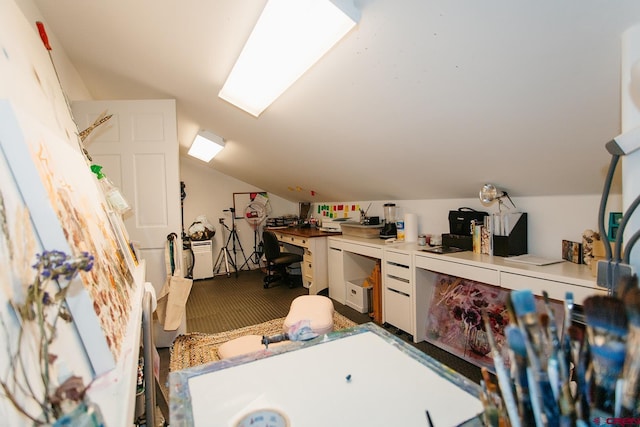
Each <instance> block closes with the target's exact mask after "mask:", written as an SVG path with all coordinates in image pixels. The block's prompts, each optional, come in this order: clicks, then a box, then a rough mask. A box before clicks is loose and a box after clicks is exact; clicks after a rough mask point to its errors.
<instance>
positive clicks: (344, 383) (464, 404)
mask: <svg viewBox="0 0 640 427" xmlns="http://www.w3.org/2000/svg"><path fill="white" fill-rule="evenodd" d="M347 375H351V378H350V380H347ZM188 383H189V391H190V393H189V394H190V395H191V403H192V410H193V420H194V423H195V425H196V426H206V425H218V426H233V425H234V424H235V422H236V421H237V420H238V419H239V418H240V417H241V416H243V415H244V414H246V413H247V412H250V411H253V410H256V409H260V408H274V409H278V410H280V411H281V412H284V413H285V414H286V415H287V417H288V418H289V420H290V423H291V425H292V426H305V427H311V426H342V425H344V426H360V425H362V426H364V425H367V426H400V425H401V426H405V427H408V426H420V427H424V426H426V425H428V423H427V418H426V411H427V410H428V411H429V413H430V416H431V418H432V420H433V423H434V425H436V426H451V425H457V424H460V423H462V422H464V421H466V420H468V419H470V418H473V417H474V416H476V415H477V414H479V413H480V412H482V404H481V403H480V400H479V399H478V398H477V397H476V396H473V395H471V394H469V393H468V392H466V391H464V390H462V389H460V388H459V387H457V386H456V385H455V384H453V383H451V382H450V381H448V380H447V379H445V378H442V377H441V376H439V375H438V374H437V373H436V372H434V371H432V370H431V369H429V368H428V367H426V366H425V365H423V364H421V363H420V362H418V361H417V360H415V359H413V358H411V357H410V356H408V355H407V354H405V353H404V352H402V351H401V350H399V349H398V348H397V347H396V346H394V345H391V344H389V343H388V342H386V341H385V340H384V339H383V338H381V337H380V336H378V335H376V334H374V333H372V332H365V333H362V334H358V335H353V336H349V337H346V338H343V339H338V340H335V341H331V342H327V343H322V344H320V345H314V346H310V347H307V348H303V349H300V350H296V351H291V352H287V353H282V354H279V355H277V356H274V357H270V358H266V359H262V360H258V361H254V362H251V363H246V364H243V365H239V366H235V367H233V368H229V369H223V370H220V371H217V372H211V373H207V374H203V375H199V376H194V377H192V378H190V379H189V381H188Z"/></svg>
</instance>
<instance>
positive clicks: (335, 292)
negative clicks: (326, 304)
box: [327, 237, 346, 304]
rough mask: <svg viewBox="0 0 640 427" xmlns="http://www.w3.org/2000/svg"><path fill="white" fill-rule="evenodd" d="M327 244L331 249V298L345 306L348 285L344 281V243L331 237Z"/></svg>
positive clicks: (329, 253) (329, 255)
mask: <svg viewBox="0 0 640 427" xmlns="http://www.w3.org/2000/svg"><path fill="white" fill-rule="evenodd" d="M327 244H328V248H329V249H328V260H329V297H330V298H332V299H334V300H335V301H337V302H339V303H340V304H345V302H346V283H345V280H344V258H343V255H344V253H343V249H342V242H341V241H340V240H339V239H334V238H333V237H330V238H329V239H328V242H327Z"/></svg>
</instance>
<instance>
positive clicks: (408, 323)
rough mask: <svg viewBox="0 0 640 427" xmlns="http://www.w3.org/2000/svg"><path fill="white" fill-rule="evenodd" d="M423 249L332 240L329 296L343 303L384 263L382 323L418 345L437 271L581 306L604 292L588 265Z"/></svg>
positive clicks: (361, 240)
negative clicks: (351, 286)
mask: <svg viewBox="0 0 640 427" xmlns="http://www.w3.org/2000/svg"><path fill="white" fill-rule="evenodd" d="M421 249H424V247H421V246H418V245H417V244H416V243H393V244H388V243H385V241H384V240H381V239H366V238H357V237H351V236H344V235H342V236H334V237H329V238H328V252H329V253H328V260H329V296H330V297H331V298H333V299H334V300H336V301H337V302H340V303H342V304H344V301H345V299H346V294H345V289H346V282H347V281H349V280H350V279H353V278H354V277H355V276H358V275H360V276H362V277H367V276H368V275H369V274H370V272H371V266H372V264H371V262H372V261H371V259H379V260H381V261H382V276H383V277H382V285H383V290H382V305H383V322H384V323H388V324H391V325H393V326H395V327H397V328H399V329H401V330H403V331H405V332H406V333H408V334H410V335H412V336H413V341H414V342H419V341H422V340H424V339H425V324H426V318H427V310H428V308H429V304H430V302H431V299H432V296H433V295H432V294H433V280H434V273H435V274H447V275H450V276H456V277H459V278H463V279H468V280H473V281H476V282H481V283H484V284H488V285H492V286H496V287H499V288H505V289H510V290H517V289H530V290H531V291H532V292H533V293H534V294H535V295H542V293H543V291H546V292H547V293H548V294H549V297H550V298H552V299H556V300H559V301H563V300H564V298H565V294H566V292H569V291H570V292H572V293H573V295H574V299H575V302H576V303H577V304H582V302H583V301H584V299H585V298H587V297H588V296H590V295H594V294H606V290H605V289H603V288H600V287H598V286H597V285H596V281H595V278H594V277H593V276H592V275H591V270H590V269H589V267H587V266H585V265H578V264H573V263H570V262H566V261H565V262H560V263H557V264H550V265H546V266H535V265H528V264H521V263H514V262H510V261H508V260H506V259H505V258H503V257H497V256H489V255H482V254H474V253H472V252H457V253H451V254H435V253H429V252H424V251H422V250H421Z"/></svg>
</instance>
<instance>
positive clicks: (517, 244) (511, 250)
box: [493, 213, 528, 256]
mask: <svg viewBox="0 0 640 427" xmlns="http://www.w3.org/2000/svg"><path fill="white" fill-rule="evenodd" d="M519 215H520V217H519V218H518V219H517V221H516V223H515V225H514V226H513V228H512V229H511V232H510V233H509V234H508V235H506V236H500V235H496V234H495V232H494V235H493V254H494V255H497V256H513V255H523V254H526V253H527V251H528V250H527V247H528V242H527V214H526V213H520V214H519Z"/></svg>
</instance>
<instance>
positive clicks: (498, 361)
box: [482, 312, 522, 427]
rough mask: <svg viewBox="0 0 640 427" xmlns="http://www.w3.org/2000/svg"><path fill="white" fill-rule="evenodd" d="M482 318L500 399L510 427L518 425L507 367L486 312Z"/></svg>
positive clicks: (515, 405) (516, 409)
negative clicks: (500, 395)
mask: <svg viewBox="0 0 640 427" xmlns="http://www.w3.org/2000/svg"><path fill="white" fill-rule="evenodd" d="M482 319H483V320H484V328H485V331H486V333H487V338H488V340H489V347H490V348H491V356H492V357H493V365H494V366H495V368H496V376H497V377H498V385H499V386H500V392H501V394H502V401H503V402H504V406H505V408H506V410H507V415H508V417H509V422H510V423H511V427H520V426H521V425H522V424H521V423H520V414H519V413H518V405H517V404H516V399H515V397H514V395H513V389H512V385H511V379H510V378H509V374H508V373H507V369H506V367H505V365H504V359H503V358H502V354H500V350H498V346H497V345H496V340H495V337H494V336H493V331H492V330H491V323H490V322H489V317H488V316H487V313H486V312H483V313H482Z"/></svg>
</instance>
